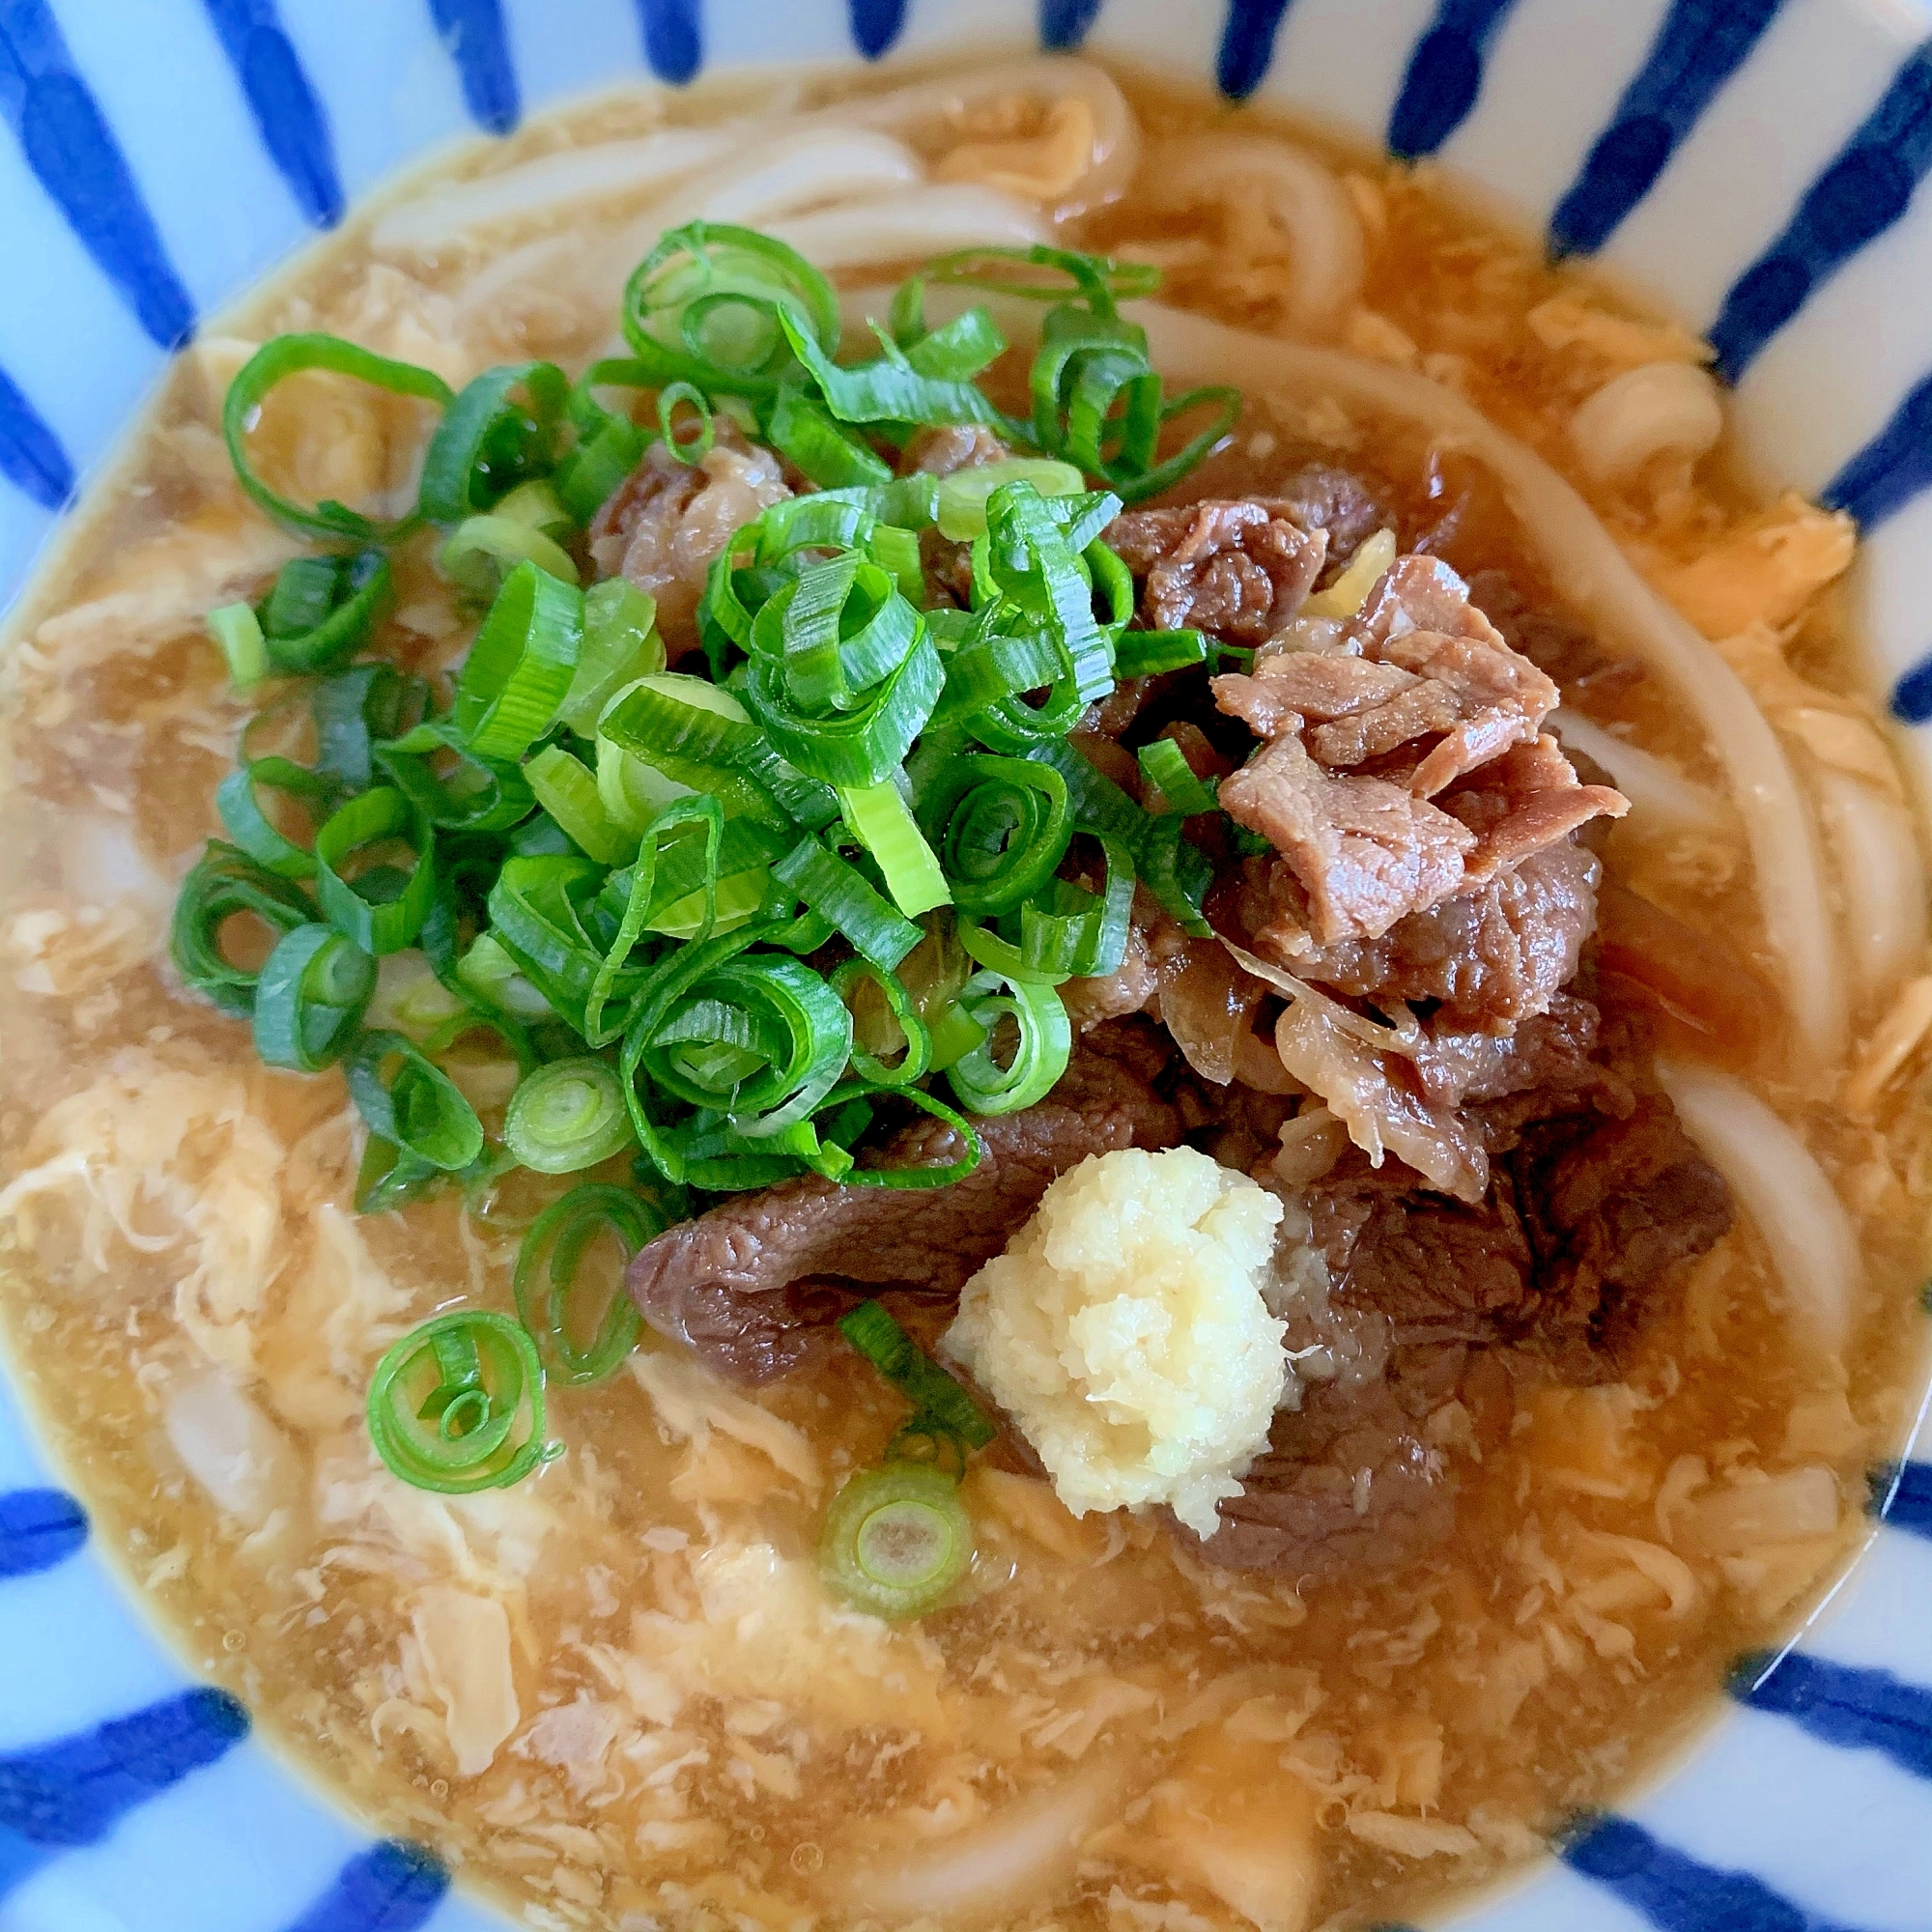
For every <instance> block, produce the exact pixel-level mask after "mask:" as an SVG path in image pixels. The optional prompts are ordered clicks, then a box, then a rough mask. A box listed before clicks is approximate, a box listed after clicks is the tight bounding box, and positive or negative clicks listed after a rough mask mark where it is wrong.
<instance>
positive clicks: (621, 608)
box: [556, 577, 665, 738]
mask: <svg viewBox="0 0 1932 1932" xmlns="http://www.w3.org/2000/svg"><path fill="white" fill-rule="evenodd" d="M657 615H658V611H657V600H656V599H655V598H651V597H646V596H645V595H644V593H643V592H642V591H641V590H639V589H638V588H637V587H636V586H635V585H634V584H631V583H627V582H625V581H624V579H623V578H621V577H613V578H611V579H610V580H609V581H608V582H603V583H595V584H592V585H591V587H590V588H589V589H588V590H586V591H585V592H584V593H583V645H582V649H581V650H580V651H579V653H578V658H577V668H576V670H575V671H574V672H573V673H572V674H571V680H570V690H569V693H568V694H567V695H566V696H565V697H564V700H563V702H562V703H561V704H560V705H558V706H557V711H556V715H557V717H558V718H559V719H560V720H561V721H562V723H563V724H565V725H568V726H569V727H570V728H571V730H573V731H575V732H576V733H577V735H578V736H579V737H580V738H591V737H595V736H596V734H597V721H598V719H599V718H600V717H601V716H602V715H603V711H604V707H605V705H607V704H608V703H609V702H610V701H611V697H612V696H614V695H615V694H616V693H617V692H618V691H620V690H622V689H623V687H624V686H625V685H627V684H631V683H633V682H635V681H636V680H637V679H638V678H640V677H644V676H647V675H649V674H650V673H651V672H653V671H661V670H663V669H664V668H665V645H664V639H663V638H661V637H660V636H659V635H658V630H657Z"/></svg>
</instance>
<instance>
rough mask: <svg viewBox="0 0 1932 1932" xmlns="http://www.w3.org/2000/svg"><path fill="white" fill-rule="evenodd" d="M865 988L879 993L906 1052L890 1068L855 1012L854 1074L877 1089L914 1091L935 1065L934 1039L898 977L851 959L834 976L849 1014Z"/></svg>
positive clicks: (861, 960)
mask: <svg viewBox="0 0 1932 1932" xmlns="http://www.w3.org/2000/svg"><path fill="white" fill-rule="evenodd" d="M915 930H917V928H915ZM861 984H870V985H873V986H876V987H877V988H878V989H879V993H880V995H881V996H882V997H883V999H884V1000H885V1003H886V1009H887V1011H888V1012H889V1013H890V1014H891V1015H892V1020H893V1024H894V1025H895V1027H896V1028H897V1029H898V1033H899V1037H900V1039H901V1040H903V1042H904V1051H903V1052H901V1053H900V1055H899V1058H898V1061H897V1063H896V1064H895V1065H891V1066H888V1065H886V1063H885V1062H884V1061H883V1060H882V1059H880V1058H879V1056H878V1054H876V1053H874V1052H873V1051H872V1050H871V1047H870V1046H868V1045H867V1043H866V1042H865V1040H864V1039H863V1038H862V1037H861V1034H862V1031H863V1029H862V1028H861V1026H860V1023H859V1016H858V1014H857V1013H856V1012H854V1013H853V1016H852V1027H853V1032H852V1071H853V1072H854V1073H855V1074H856V1075H857V1076H858V1077H859V1078H860V1079H861V1080H866V1081H869V1082H870V1083H872V1084H873V1085H874V1086H877V1087H885V1088H896V1087H910V1086H911V1085H912V1083H913V1082H914V1081H915V1080H919V1079H922V1078H923V1076H924V1074H925V1073H926V1071H927V1069H928V1068H929V1067H930V1066H931V1065H932V1036H931V1035H930V1034H929V1033H928V1032H927V1031H926V1028H925V1022H924V1021H923V1019H921V1018H920V1015H919V1009H918V1008H917V1007H916V1006H915V1005H914V1003H913V998H912V995H911V994H910V993H909V992H907V991H906V989H905V986H904V984H903V983H902V982H901V980H899V978H898V976H897V974H895V973H894V972H892V971H891V970H890V969H888V968H886V967H882V966H879V965H876V964H874V963H873V961H871V960H870V959H865V958H860V959H847V960H846V961H845V962H844V963H843V964H842V965H840V966H838V968H836V969H835V970H834V972H833V975H832V990H833V991H834V992H835V993H837V994H838V997H839V998H840V999H841V1000H843V1001H844V1002H845V1005H846V1008H847V1009H848V1010H849V1009H851V1007H852V994H853V989H854V988H855V987H857V986H859V985H861Z"/></svg>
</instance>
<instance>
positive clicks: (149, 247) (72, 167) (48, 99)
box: [0, 0, 194, 349]
mask: <svg viewBox="0 0 1932 1932" xmlns="http://www.w3.org/2000/svg"><path fill="white" fill-rule="evenodd" d="M0 118H4V119H5V120H6V122H7V125H8V126H9V127H10V128H13V130H14V138H15V139H17V140H18V142H19V143H20V150H21V152H22V153H23V154H24V155H25V156H26V158H27V165H28V166H29V167H30V168H32V169H33V171H34V174H35V176H36V178H37V179H38V180H39V182H40V184H41V185H42V186H43V187H44V188H45V189H46V191H47V192H48V194H50V195H51V196H52V197H53V198H54V200H55V202H56V203H58V205H59V207H60V210H61V212H62V213H64V214H65V215H66V216H67V219H68V225H69V226H70V227H71V229H72V230H73V232H74V234H75V236H76V237H77V238H78V239H79V241H80V242H81V245H82V246H83V247H85V248H86V250H87V252H88V253H89V254H90V255H92V256H93V257H94V259H95V261H96V263H97V264H98V265H99V269H100V271H101V273H102V274H104V275H105V276H106V277H107V278H108V280H109V281H111V282H112V283H113V284H114V286H115V287H116V288H117V289H118V290H119V291H120V292H121V295H122V298H124V299H125V300H126V301H127V303H128V307H129V308H131V309H132V310H133V312H134V315H135V317H136V319H137V320H138V321H139V322H140V325H141V327H143V328H144V329H146V330H147V332H148V334H149V335H150V336H152V337H153V338H154V340H155V341H156V342H157V343H158V344H159V345H160V346H161V347H162V348H163V349H174V348H177V347H178V346H179V345H180V344H182V343H184V342H185V341H186V340H187V338H188V337H189V336H190V335H191V334H192V333H193V332H194V304H193V302H191V301H190V300H189V299H188V294H187V291H186V289H185V288H184V287H183V286H182V280H181V277H180V276H179V275H178V274H177V273H176V272H175V269H174V265H173V263H171V262H170V261H169V260H168V256H167V251H166V249H165V248H163V247H162V245H161V238H160V236H159V235H158V234H156V230H155V221H154V217H153V215H151V214H150V213H148V209H147V205H146V204H145V203H144V202H143V201H142V199H141V196H140V193H139V190H138V189H137V188H136V187H135V185H134V178H133V176H132V175H131V174H130V173H129V172H128V161H127V157H126V156H124V155H123V154H122V152H121V149H120V147H119V145H118V144H117V143H116V141H115V139H114V136H113V134H112V133H111V132H110V131H109V130H108V127H107V123H106V121H105V119H104V118H103V117H102V115H101V112H100V107H99V102H98V101H96V99H95V98H94V96H93V95H92V94H91V93H90V92H89V91H88V88H87V85H86V83H85V82H84V81H82V79H81V78H80V76H79V75H78V74H77V73H75V72H74V71H73V61H72V58H71V56H70V54H69V52H68V46H67V42H66V41H65V40H64V39H63V38H62V36H61V30H60V28H59V26H58V25H57V24H56V23H55V20H54V16H53V15H52V14H50V13H49V12H48V11H47V7H46V0H0Z"/></svg>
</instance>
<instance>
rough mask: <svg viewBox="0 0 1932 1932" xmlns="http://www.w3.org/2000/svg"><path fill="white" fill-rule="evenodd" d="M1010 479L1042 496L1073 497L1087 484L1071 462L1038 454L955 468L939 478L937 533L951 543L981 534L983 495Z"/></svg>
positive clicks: (989, 493)
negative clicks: (1026, 485) (949, 538)
mask: <svg viewBox="0 0 1932 1932" xmlns="http://www.w3.org/2000/svg"><path fill="white" fill-rule="evenodd" d="M1013 482H1024V483H1031V484H1032V485H1033V487H1034V488H1035V489H1036V490H1037V491H1038V492H1039V494H1040V495H1041V496H1042V497H1074V496H1078V495H1080V494H1082V493H1083V492H1084V491H1085V490H1086V488H1087V479H1086V477H1085V476H1083V475H1082V474H1081V473H1080V471H1079V470H1077V469H1074V467H1073V466H1072V464H1070V463H1056V462H1054V461H1053V460H1052V459H1051V458H1048V457H1041V456H1009V457H1007V458H1005V459H1004V460H1002V461H1000V462H998V463H981V464H979V465H977V466H976V467H974V468H973V469H955V470H954V471H953V472H952V475H950V476H942V477H941V478H940V479H939V505H938V524H939V534H940V535H941V536H943V537H951V538H952V541H953V542H954V543H963V542H965V541H966V540H967V539H969V538H971V537H982V536H984V535H985V534H986V498H987V497H990V496H991V495H992V494H993V492H994V491H995V490H998V489H1000V488H1001V487H1002V486H1004V485H1005V484H1008V483H1013Z"/></svg>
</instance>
